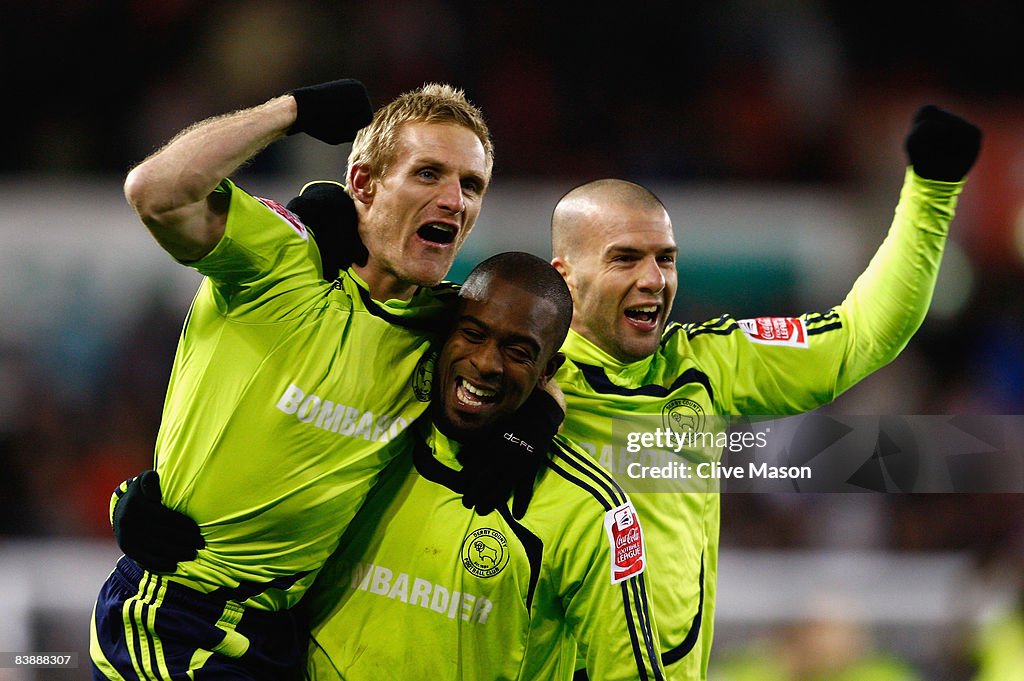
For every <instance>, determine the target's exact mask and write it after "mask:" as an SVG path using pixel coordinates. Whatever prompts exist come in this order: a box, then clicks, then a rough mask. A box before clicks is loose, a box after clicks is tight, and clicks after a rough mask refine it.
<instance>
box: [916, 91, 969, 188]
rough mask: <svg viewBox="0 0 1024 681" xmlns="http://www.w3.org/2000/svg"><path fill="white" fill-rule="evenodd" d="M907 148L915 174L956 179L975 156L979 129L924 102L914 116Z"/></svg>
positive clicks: (956, 180) (933, 177) (959, 177)
mask: <svg viewBox="0 0 1024 681" xmlns="http://www.w3.org/2000/svg"><path fill="white" fill-rule="evenodd" d="M906 147H907V157H908V158H909V159H910V165H912V166H914V172H915V173H917V175H918V177H923V178H925V179H928V180H941V181H943V182H959V181H960V180H962V179H963V177H964V175H966V174H967V171H968V170H970V169H971V166H972V165H974V160H975V159H976V158H978V151H979V150H980V149H981V130H979V129H978V127H977V126H975V125H974V124H972V123H969V122H967V121H966V120H964V119H963V118H960V117H959V116H957V115H955V114H951V113H950V112H948V111H944V110H943V109H940V108H939V107H937V106H935V105H934V104H926V105H924V106H922V107H921V108H920V109H918V110H917V113H916V114H915V115H914V123H913V125H912V126H911V128H910V132H909V133H908V134H907V141H906Z"/></svg>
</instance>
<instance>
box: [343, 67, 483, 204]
mask: <svg viewBox="0 0 1024 681" xmlns="http://www.w3.org/2000/svg"><path fill="white" fill-rule="evenodd" d="M406 123H448V124H452V125H461V126H462V127H464V128H467V129H468V130H470V131H471V132H472V133H473V134H475V135H476V136H477V138H479V140H480V143H481V144H482V145H483V147H484V153H485V154H486V157H487V175H488V178H489V177H490V174H491V168H492V167H493V165H494V144H493V143H492V142H491V133H490V131H489V130H488V129H487V123H486V122H484V117H483V114H482V113H481V112H480V109H478V108H477V107H476V106H474V105H473V104H471V103H470V102H469V100H468V99H466V94H465V93H464V92H463V91H462V90H460V89H458V88H455V87H452V86H451V85H446V84H443V83H427V84H425V85H423V87H421V88H419V89H417V90H412V91H410V92H406V93H403V94H401V95H399V96H398V97H397V98H396V99H394V100H392V101H391V102H390V103H388V104H387V105H385V106H383V107H381V108H380V109H378V110H377V112H376V113H375V114H374V115H373V121H371V122H370V124H369V125H368V126H366V127H365V128H363V129H362V130H360V131H359V133H358V134H357V135H356V138H355V140H353V142H352V151H351V152H350V153H349V155H348V169H347V171H348V172H351V170H352V166H353V165H355V164H357V163H358V164H360V165H362V166H365V167H366V168H367V169H368V170H369V172H370V177H372V178H373V179H379V178H381V177H383V176H384V175H385V174H386V173H387V169H388V166H389V165H390V164H391V162H392V161H393V160H394V155H395V145H396V144H397V141H398V132H399V130H400V129H401V127H402V125H404V124H406ZM348 172H346V177H347V176H348ZM349 191H350V190H349ZM350 193H351V191H350Z"/></svg>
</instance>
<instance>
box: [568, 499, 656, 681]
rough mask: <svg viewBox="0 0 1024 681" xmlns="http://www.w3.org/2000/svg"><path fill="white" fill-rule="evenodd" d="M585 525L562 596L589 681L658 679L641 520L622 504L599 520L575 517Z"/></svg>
mask: <svg viewBox="0 0 1024 681" xmlns="http://www.w3.org/2000/svg"><path fill="white" fill-rule="evenodd" d="M577 518H578V519H584V522H585V523H586V527H585V528H583V530H582V531H581V532H580V535H579V540H578V543H572V545H571V549H570V552H569V554H568V555H569V556H570V558H571V563H570V564H569V566H567V567H566V568H564V570H565V573H564V574H565V576H566V577H568V579H567V580H566V583H568V584H572V585H574V587H575V588H573V589H572V590H571V591H570V592H569V593H567V594H566V595H565V596H564V597H563V598H564V602H563V604H564V607H565V613H566V622H567V623H568V625H569V631H570V633H571V635H572V637H573V639H575V641H576V642H577V644H578V646H579V658H581V659H583V660H585V661H586V668H587V674H588V678H590V679H591V681H612V680H618V679H621V680H623V681H625V680H626V679H629V680H635V679H661V678H663V674H662V670H661V661H660V647H659V644H658V636H657V632H656V629H655V626H654V622H653V619H652V615H651V609H650V606H649V603H648V598H647V584H646V582H645V574H644V570H645V569H646V560H647V558H646V554H645V553H644V550H643V534H642V529H641V527H640V520H639V518H638V517H637V515H636V511H635V510H634V509H633V506H632V504H631V503H630V502H629V501H628V500H627V501H626V502H625V503H623V504H622V505H620V506H618V507H616V508H613V509H610V510H608V511H607V512H606V513H605V514H604V517H603V518H595V517H593V515H592V514H579V515H578V516H577Z"/></svg>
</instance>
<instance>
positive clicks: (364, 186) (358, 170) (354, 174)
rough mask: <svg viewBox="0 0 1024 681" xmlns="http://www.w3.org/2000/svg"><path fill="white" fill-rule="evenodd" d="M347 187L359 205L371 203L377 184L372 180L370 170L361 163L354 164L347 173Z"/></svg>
mask: <svg viewBox="0 0 1024 681" xmlns="http://www.w3.org/2000/svg"><path fill="white" fill-rule="evenodd" d="M348 187H349V189H350V190H351V191H352V196H353V198H355V200H356V201H358V202H360V203H365V204H370V203H373V196H374V192H376V190H377V183H376V182H375V181H374V179H373V174H372V173H371V172H370V169H369V168H367V167H366V166H365V165H363V164H362V163H354V164H352V167H351V168H349V171H348Z"/></svg>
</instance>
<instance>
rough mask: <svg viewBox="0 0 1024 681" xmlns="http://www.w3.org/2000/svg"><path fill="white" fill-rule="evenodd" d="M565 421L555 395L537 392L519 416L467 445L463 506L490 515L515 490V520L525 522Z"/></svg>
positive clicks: (464, 448)
mask: <svg viewBox="0 0 1024 681" xmlns="http://www.w3.org/2000/svg"><path fill="white" fill-rule="evenodd" d="M564 418H565V414H564V413H563V412H562V409H561V407H559V406H558V402H556V401H555V399H554V398H553V397H551V395H549V394H547V393H546V392H544V391H543V390H534V391H533V393H532V394H531V395H530V397H529V398H527V400H526V402H524V403H523V406H521V407H520V408H519V410H518V411H516V412H515V413H514V414H512V415H511V416H509V417H508V418H505V419H503V420H502V421H500V422H499V423H497V424H495V426H493V427H491V428H488V429H487V430H486V432H484V433H482V434H481V435H480V436H479V437H476V438H473V440H471V441H469V442H466V443H463V446H462V449H461V450H460V451H459V454H458V458H459V462H460V463H461V464H462V471H461V473H460V475H461V478H462V492H463V494H462V505H463V506H465V507H466V508H475V509H476V512H477V513H478V514H480V515H487V514H488V513H490V512H491V511H493V510H494V509H496V508H498V507H499V506H501V505H502V504H504V503H505V501H506V500H508V497H509V495H510V494H512V493H513V491H514V492H515V495H514V497H513V501H512V516H513V517H515V519H516V520H522V518H523V516H524V515H526V509H527V507H528V506H529V505H530V499H531V498H532V497H533V484H534V482H535V481H536V479H537V472H538V471H539V470H540V467H541V465H543V463H544V461H545V460H546V459H547V458H548V450H549V449H550V447H551V439H552V438H553V437H554V436H555V433H557V432H558V427H559V426H560V425H561V423H562V420H563V419H564Z"/></svg>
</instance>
